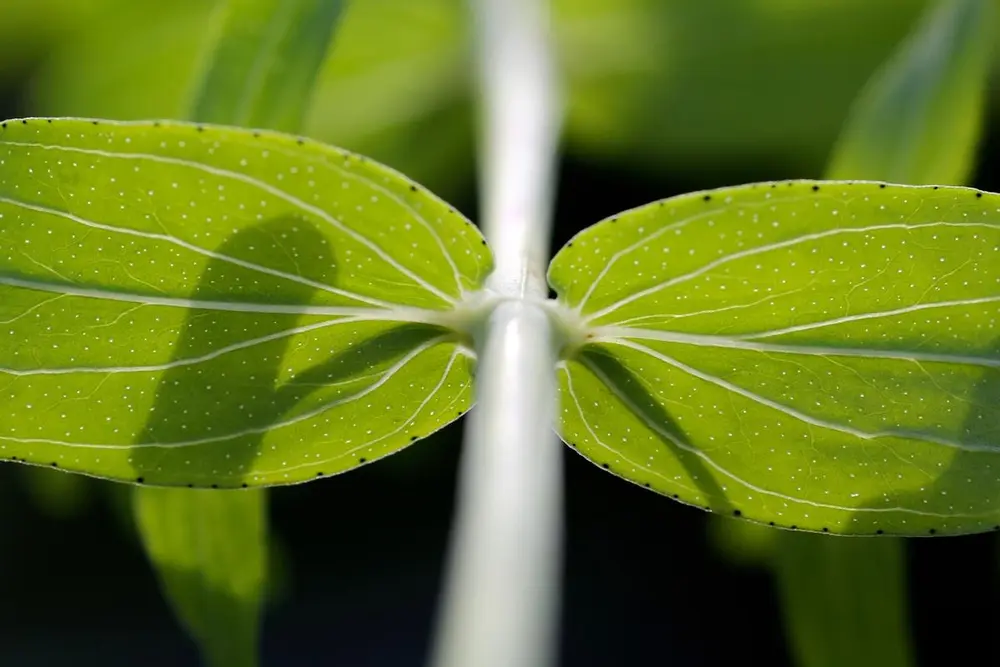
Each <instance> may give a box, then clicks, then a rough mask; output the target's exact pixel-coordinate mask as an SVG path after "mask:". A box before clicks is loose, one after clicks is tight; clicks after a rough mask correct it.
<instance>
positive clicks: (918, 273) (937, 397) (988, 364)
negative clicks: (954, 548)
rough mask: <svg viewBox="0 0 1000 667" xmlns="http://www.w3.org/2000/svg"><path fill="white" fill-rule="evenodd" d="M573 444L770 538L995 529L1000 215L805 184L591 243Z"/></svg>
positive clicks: (754, 188) (993, 199)
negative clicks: (772, 532) (771, 528)
mask: <svg viewBox="0 0 1000 667" xmlns="http://www.w3.org/2000/svg"><path fill="white" fill-rule="evenodd" d="M549 280H550V283H551V284H552V286H553V287H554V288H555V290H556V291H557V293H558V294H559V299H560V301H561V302H562V304H563V305H564V306H565V307H566V308H567V309H569V310H570V311H575V312H576V313H577V315H578V316H579V318H580V321H581V323H582V325H583V331H584V332H585V338H584V339H583V341H582V342H581V343H580V344H579V345H577V346H575V347H573V348H571V349H568V350H567V352H566V355H565V356H566V359H565V360H564V361H563V362H562V364H561V366H560V382H561V386H562V411H563V412H562V415H563V417H562V420H561V425H560V428H561V431H562V435H563V437H564V439H566V440H567V441H568V442H570V443H571V444H573V445H575V446H576V447H577V448H578V449H579V450H580V451H581V453H583V454H584V455H586V456H587V457H588V458H590V459H592V460H594V461H595V462H597V463H600V464H602V465H605V466H606V467H607V468H608V469H610V470H611V471H612V472H614V473H617V474H619V475H621V476H623V477H625V478H627V479H630V480H632V481H635V482H637V483H640V484H644V485H647V486H649V487H650V488H652V489H655V490H657V491H659V492H661V493H665V494H668V495H672V496H674V497H676V498H677V499H678V500H682V501H684V502H688V503H691V504H695V505H699V506H702V507H705V508H710V509H714V510H717V511H720V512H725V513H728V514H734V515H737V516H743V517H746V518H750V519H753V520H757V521H761V522H765V523H771V524H773V525H776V526H784V527H794V528H798V529H806V530H815V531H828V532H837V533H849V534H880V533H885V534H903V535H925V534H940V533H964V532H974V531H981V530H988V529H993V528H994V527H995V526H997V525H1000V408H998V406H1000V196H997V195H994V194H990V193H984V192H980V191H977V190H972V189H968V188H956V187H935V186H926V187H912V186H897V185H888V184H884V183H874V182H838V181H792V182H781V183H762V184H755V185H750V186H743V187H737V188H726V189H721V190H715V191H709V192H700V193H695V194H692V195H685V196H683V197H678V198H674V199H669V200H664V201H662V202H656V203H654V204H651V205H649V206H645V207H642V208H639V209H635V210H633V211H630V212H626V213H624V214H622V215H620V216H617V217H616V218H613V219H609V220H605V221H603V222H601V223H599V224H597V225H595V226H594V227H592V228H590V229H588V230H586V231H584V232H582V233H581V234H579V235H578V236H577V237H575V238H574V239H573V240H572V241H571V242H570V243H569V244H567V246H566V247H564V248H563V249H562V250H561V251H560V252H559V254H558V255H557V256H556V258H555V260H554V261H553V263H552V265H551V267H550V272H549Z"/></svg>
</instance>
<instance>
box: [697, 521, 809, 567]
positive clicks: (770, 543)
mask: <svg viewBox="0 0 1000 667" xmlns="http://www.w3.org/2000/svg"><path fill="white" fill-rule="evenodd" d="M707 530H708V539H709V541H710V542H711V544H712V546H713V547H714V548H715V549H716V550H717V551H719V552H720V553H722V554H723V555H725V556H726V557H727V558H728V559H729V560H730V561H731V562H733V563H736V564H739V565H746V566H760V565H766V564H767V562H768V560H769V558H770V557H771V555H772V554H773V553H774V550H775V548H776V544H775V543H776V542H777V541H778V539H779V537H780V535H781V533H779V531H777V530H774V529H772V528H769V527H767V526H762V525H760V524H757V523H751V522H749V521H736V520H733V519H731V518H726V517H721V516H715V515H713V516H711V517H709V521H708V527H707ZM790 534H793V533H790Z"/></svg>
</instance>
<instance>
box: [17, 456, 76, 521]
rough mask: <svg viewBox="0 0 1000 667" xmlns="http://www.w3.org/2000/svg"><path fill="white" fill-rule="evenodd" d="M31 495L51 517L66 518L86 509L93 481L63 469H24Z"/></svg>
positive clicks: (26, 483) (28, 490) (25, 481)
mask: <svg viewBox="0 0 1000 667" xmlns="http://www.w3.org/2000/svg"><path fill="white" fill-rule="evenodd" d="M22 479H23V481H24V484H25V487H26V489H27V492H28V496H29V497H30V498H31V500H32V501H33V502H34V503H35V505H36V506H37V507H38V508H39V509H40V510H41V511H42V512H44V513H45V514H48V515H49V516H52V517H56V518H60V519H67V518H71V517H75V516H77V515H79V514H80V513H81V512H83V511H84V510H85V509H87V506H88V505H89V503H90V499H91V497H90V495H91V494H90V487H89V484H90V480H88V479H86V478H84V477H81V476H79V475H70V474H67V473H64V472H62V471H60V470H47V469H45V468H35V467H30V468H25V469H24V470H23V477H22Z"/></svg>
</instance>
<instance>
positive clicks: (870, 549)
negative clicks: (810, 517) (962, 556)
mask: <svg viewBox="0 0 1000 667" xmlns="http://www.w3.org/2000/svg"><path fill="white" fill-rule="evenodd" d="M789 537H793V538H796V539H794V540H792V539H789V540H782V542H781V548H780V549H776V550H775V552H774V561H775V566H776V567H777V568H778V569H779V570H780V572H781V576H779V577H778V582H779V592H780V595H781V601H782V605H781V606H782V612H783V616H784V621H785V627H786V629H787V632H788V633H789V634H790V636H791V639H792V642H791V647H792V650H793V652H794V654H795V656H796V664H799V665H809V666H810V667H840V666H841V665H912V664H914V660H913V655H912V649H911V645H910V643H909V642H908V641H907V640H906V638H907V637H908V636H909V628H908V627H907V622H908V618H907V616H908V614H907V609H906V607H905V605H901V604H900V601H901V600H905V596H906V577H905V551H904V550H903V549H902V548H900V547H901V545H900V544H899V543H898V542H897V541H895V540H892V539H888V540H847V539H839V540H838V539H829V538H824V537H823V536H819V535H789ZM819 600H821V601H822V604H817V601H819ZM887 638H901V639H898V640H893V641H887Z"/></svg>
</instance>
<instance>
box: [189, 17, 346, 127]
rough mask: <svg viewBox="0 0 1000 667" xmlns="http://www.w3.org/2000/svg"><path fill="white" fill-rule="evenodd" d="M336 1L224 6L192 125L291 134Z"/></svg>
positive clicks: (303, 107)
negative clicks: (281, 131)
mask: <svg viewBox="0 0 1000 667" xmlns="http://www.w3.org/2000/svg"><path fill="white" fill-rule="evenodd" d="M343 6H344V0H291V1H290V0H231V1H230V2H228V3H227V4H226V6H225V9H226V12H225V15H224V19H223V21H222V26H221V37H220V38H219V42H218V46H217V47H216V49H215V50H214V52H213V53H212V56H211V58H210V59H209V65H208V71H207V73H206V75H205V76H204V79H203V81H202V83H201V86H200V89H199V92H198V94H197V95H196V97H195V100H196V101H195V111H194V118H195V119H196V120H199V121H204V122H218V123H225V124H228V125H241V126H245V127H266V128H269V129H272V130H283V131H293V132H294V131H298V130H299V129H300V127H301V124H302V119H303V117H304V116H305V112H306V109H307V107H308V103H309V101H310V99H311V97H312V89H313V86H314V84H315V80H316V75H317V73H318V72H319V69H320V66H321V65H322V64H323V60H324V58H325V56H326V52H327V48H328V46H329V43H330V38H331V37H332V35H333V30H334V27H335V26H336V24H337V19H338V18H339V16H340V13H341V11H342V10H343Z"/></svg>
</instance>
